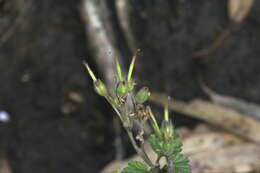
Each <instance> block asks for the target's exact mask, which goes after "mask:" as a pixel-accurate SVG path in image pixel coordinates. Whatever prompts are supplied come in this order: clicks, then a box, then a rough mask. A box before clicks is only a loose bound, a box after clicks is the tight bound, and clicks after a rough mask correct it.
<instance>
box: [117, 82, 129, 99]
mask: <svg viewBox="0 0 260 173" xmlns="http://www.w3.org/2000/svg"><path fill="white" fill-rule="evenodd" d="M127 92H128V88H127V85H126V83H125V82H124V81H120V82H119V83H118V84H117V88H116V94H117V96H118V97H124V96H126V94H127Z"/></svg>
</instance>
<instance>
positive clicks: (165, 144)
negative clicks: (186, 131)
mask: <svg viewBox="0 0 260 173" xmlns="http://www.w3.org/2000/svg"><path fill="white" fill-rule="evenodd" d="M148 142H149V144H150V146H151V147H152V149H153V150H154V151H155V152H156V153H157V154H158V155H159V156H169V155H172V154H176V153H179V152H181V147H182V143H181V141H180V140H179V138H178V137H177V136H174V137H173V138H172V139H171V140H169V141H164V140H163V139H160V138H158V137H156V135H151V136H150V137H149V138H148Z"/></svg>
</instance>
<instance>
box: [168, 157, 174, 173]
mask: <svg viewBox="0 0 260 173" xmlns="http://www.w3.org/2000/svg"><path fill="white" fill-rule="evenodd" d="M166 160H167V168H166V169H167V170H166V173H175V171H174V165H173V161H172V159H171V158H170V157H169V156H166Z"/></svg>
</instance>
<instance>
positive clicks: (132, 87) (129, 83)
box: [127, 81, 135, 92]
mask: <svg viewBox="0 0 260 173" xmlns="http://www.w3.org/2000/svg"><path fill="white" fill-rule="evenodd" d="M134 86H135V83H134V82H133V81H129V82H127V91H128V92H131V91H132V90H133V89H134Z"/></svg>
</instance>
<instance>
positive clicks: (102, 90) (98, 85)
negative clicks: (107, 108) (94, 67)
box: [94, 79, 107, 96]
mask: <svg viewBox="0 0 260 173" xmlns="http://www.w3.org/2000/svg"><path fill="white" fill-rule="evenodd" d="M94 88H95V91H96V92H97V93H98V94H99V95H101V96H106V95H107V88H106V85H105V84H104V83H103V82H102V81H101V80H100V79H98V80H96V81H95V82H94Z"/></svg>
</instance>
